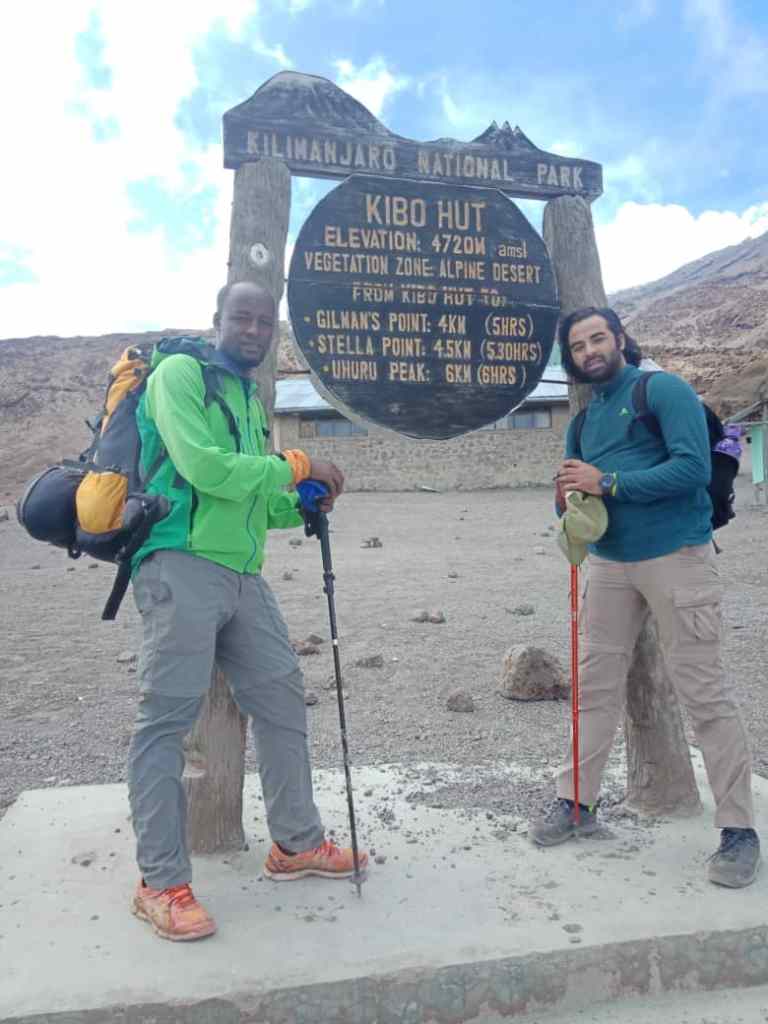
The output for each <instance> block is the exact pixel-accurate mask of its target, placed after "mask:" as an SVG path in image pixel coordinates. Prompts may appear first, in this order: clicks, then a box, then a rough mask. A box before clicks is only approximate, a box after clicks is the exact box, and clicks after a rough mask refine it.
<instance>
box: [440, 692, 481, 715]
mask: <svg viewBox="0 0 768 1024" xmlns="http://www.w3.org/2000/svg"><path fill="white" fill-rule="evenodd" d="M445 706H446V707H447V708H448V710H449V711H464V712H471V711H474V710H475V702H474V701H473V700H472V697H471V695H470V694H468V693H467V692H466V691H465V690H457V691H456V693H452V694H451V695H450V697H449V698H448V700H447V701H446V702H445Z"/></svg>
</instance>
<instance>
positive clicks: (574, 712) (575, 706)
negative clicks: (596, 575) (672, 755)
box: [571, 565, 579, 825]
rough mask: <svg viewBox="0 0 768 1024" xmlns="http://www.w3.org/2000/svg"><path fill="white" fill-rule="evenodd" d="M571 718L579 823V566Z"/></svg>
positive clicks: (574, 573) (574, 570)
mask: <svg viewBox="0 0 768 1024" xmlns="http://www.w3.org/2000/svg"><path fill="white" fill-rule="evenodd" d="M571 720H572V730H573V732H572V735H573V743H572V749H573V820H574V822H575V823H576V825H578V824H579V567H578V566H577V565H572V566H571Z"/></svg>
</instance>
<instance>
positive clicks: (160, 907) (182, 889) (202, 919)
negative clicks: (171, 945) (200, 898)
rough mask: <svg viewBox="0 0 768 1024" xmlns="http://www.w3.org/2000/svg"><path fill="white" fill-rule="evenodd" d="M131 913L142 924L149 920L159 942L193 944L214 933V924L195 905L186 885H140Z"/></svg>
mask: <svg viewBox="0 0 768 1024" xmlns="http://www.w3.org/2000/svg"><path fill="white" fill-rule="evenodd" d="M131 910H132V911H133V913H134V914H135V915H136V917H140V918H141V920H142V921H149V923H150V924H151V925H152V927H153V928H154V929H155V931H156V932H157V934H158V935H159V936H160V938H161V939H170V940H171V942H194V940H195V939H204V938H205V937H206V936H207V935H213V933H214V932H215V931H216V923H215V922H214V920H213V918H212V917H211V916H210V914H209V913H208V912H207V911H206V910H205V909H204V908H203V907H201V906H200V904H199V903H198V902H197V900H196V899H195V897H194V896H193V894H192V890H191V889H190V887H189V885H174V886H172V887H171V888H170V889H150V887H149V886H148V885H145V884H144V883H143V882H139V884H138V886H137V887H136V892H135V894H134V897H133V905H132V906H131Z"/></svg>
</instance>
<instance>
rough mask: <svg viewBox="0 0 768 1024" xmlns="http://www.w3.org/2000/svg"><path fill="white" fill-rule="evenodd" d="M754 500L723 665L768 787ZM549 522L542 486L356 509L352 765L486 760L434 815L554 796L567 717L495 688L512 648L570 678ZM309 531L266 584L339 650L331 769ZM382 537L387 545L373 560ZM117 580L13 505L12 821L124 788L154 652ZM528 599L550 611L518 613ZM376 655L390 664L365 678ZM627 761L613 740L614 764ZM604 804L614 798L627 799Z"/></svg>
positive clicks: (0, 553) (282, 553)
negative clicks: (26, 812) (60, 799)
mask: <svg viewBox="0 0 768 1024" xmlns="http://www.w3.org/2000/svg"><path fill="white" fill-rule="evenodd" d="M750 501H751V486H750V484H749V481H748V480H747V479H745V478H741V479H740V484H739V496H738V502H737V507H738V517H737V519H736V520H735V522H734V523H733V524H731V525H730V526H729V527H728V528H727V529H726V530H725V531H722V533H721V536H720V538H719V539H720V541H721V543H722V545H723V546H724V548H725V550H724V552H723V554H722V555H721V556H720V564H721V567H722V570H723V572H724V575H725V577H726V582H727V583H728V595H727V599H726V604H725V624H726V628H725V657H726V663H727V665H728V671H729V674H730V676H731V678H732V679H733V680H734V682H735V683H736V684H737V692H738V696H739V700H740V702H741V706H742V708H743V711H744V715H745V719H746V722H747V727H748V729H749V733H750V736H751V739H752V743H753V749H754V753H755V767H756V770H757V771H758V772H760V773H761V774H763V775H768V694H766V685H765V684H766V658H765V650H766V646H767V645H768V615H766V609H767V608H768V581H767V579H766V567H767V566H768V553H767V546H766V535H767V534H768V514H766V510H764V509H758V508H755V507H752V506H750V504H749V502H750ZM552 520H553V516H552V511H551V496H550V494H549V492H545V491H543V490H521V491H482V492H475V493H451V494H431V493H421V492H419V493H405V494H378V495H375V494H351V495H347V496H345V497H344V499H343V500H342V501H341V502H340V504H339V507H338V510H337V512H336V513H334V516H333V523H332V526H333V533H332V536H331V540H332V548H333V556H334V568H335V570H336V578H337V582H336V586H337V611H338V621H339V629H340V634H341V635H340V645H341V655H342V663H343V666H344V677H345V687H346V692H347V694H348V708H347V714H348V719H349V721H348V731H349V738H350V745H351V756H352V761H353V765H354V764H364V763H367V764H384V763H390V762H401V763H403V764H407V765H416V764H418V763H419V762H441V763H443V764H446V763H450V764H458V765H476V766H479V767H478V768H477V769H476V770H473V771H472V772H470V773H467V775H466V778H465V781H455V780H454V781H452V782H451V783H450V784H445V785H440V784H439V783H438V784H435V782H436V780H429V779H425V790H424V799H425V801H427V802H429V803H431V804H432V805H439V806H453V807H457V806H461V807H465V808H467V809H468V810H482V811H484V812H485V813H494V812H496V811H499V810H503V811H506V812H507V813H511V814H519V815H523V816H525V815H527V814H528V812H529V811H530V809H531V807H532V806H533V805H538V804H539V803H540V802H541V801H542V800H544V799H545V798H547V797H548V796H549V794H550V791H551V769H552V766H553V764H554V763H555V762H556V760H557V758H558V757H560V755H561V752H562V750H563V747H564V744H565V741H566V737H567V732H568V708H567V705H566V704H565V703H564V702H541V703H529V704H523V703H518V702H510V701H507V700H505V699H504V698H502V697H500V696H499V694H498V692H497V691H498V684H499V680H500V675H501V665H502V661H503V657H504V654H505V652H506V650H507V649H508V648H509V647H510V646H511V645H512V644H520V643H535V644H537V645H540V646H542V647H544V648H546V649H547V650H548V651H550V652H551V653H553V654H555V655H556V656H558V657H559V658H560V660H561V662H562V664H563V665H564V666H567V664H568V635H569V630H568V593H567V590H568V569H567V564H566V562H565V560H564V559H563V557H562V555H561V554H560V553H559V551H558V550H557V549H556V547H555V544H554V541H553V539H552V534H551V532H549V531H548V526H549V525H550V524H551V522H552ZM301 536H302V534H301V532H300V531H298V530H296V531H285V532H277V533H275V534H273V535H272V537H271V541H270V550H269V561H268V571H267V576H268V579H269V581H270V583H271V584H272V586H273V587H274V589H275V591H276V593H277V595H278V598H279V600H280V602H281V605H282V608H283V611H284V614H285V616H286V619H287V621H288V625H289V628H290V632H291V636H292V637H293V638H295V639H296V640H303V639H306V638H307V637H308V636H309V635H310V634H312V633H315V634H317V635H318V636H320V637H323V638H325V642H324V643H323V644H321V645H319V647H320V653H318V654H314V655H309V656H306V657H302V658H301V662H302V665H303V666H304V669H305V672H306V679H307V689H308V690H311V691H313V692H314V693H315V694H316V695H317V697H318V702H317V704H315V705H313V706H311V707H310V708H309V709H308V710H309V717H310V729H311V743H312V750H313V757H314V762H315V764H317V765H318V766H334V765H338V764H339V763H340V752H339V728H338V715H337V708H336V698H335V694H334V693H333V691H332V690H330V689H328V683H329V680H330V678H331V676H332V671H333V665H332V659H331V649H330V644H329V643H328V635H329V632H328V619H327V608H326V603H325V597H324V595H323V592H322V569H321V562H320V551H319V545H318V544H317V542H316V541H315V540H314V539H312V540H307V539H303V542H302V544H301V545H300V546H292V545H291V544H290V540H291V539H292V538H299V537H301ZM371 536H377V537H378V538H379V539H380V541H381V546H380V547H367V546H364V541H365V540H366V539H367V538H369V537H371ZM537 548H543V549H544V552H543V553H537ZM112 574H113V570H112V568H111V567H110V566H107V565H105V564H100V563H96V562H92V561H91V560H89V559H87V558H82V559H80V560H79V561H76V562H72V561H70V560H69V559H67V557H66V555H65V554H64V553H63V552H61V551H59V550H56V549H53V548H49V547H46V546H44V545H42V544H38V543H36V542H34V541H32V540H31V539H29V538H28V537H27V536H26V534H24V533H23V532H22V530H21V529H20V527H19V526H18V525H17V524H16V521H15V516H14V515H13V512H12V510H11V518H10V520H9V521H6V522H0V579H2V598H1V599H0V625H1V626H2V635H3V638H4V646H3V649H2V651H1V652H0V815H1V814H2V813H3V812H4V810H5V808H7V807H8V806H9V805H10V804H11V803H12V802H13V801H14V800H15V799H16V797H17V796H18V794H19V793H20V792H21V791H22V790H24V789H28V788H39V787H46V786H55V785H75V784H78V783H106V782H119V781H122V780H124V778H125V764H124V761H125V753H126V748H127V746H128V743H129V739H130V733H131V725H132V720H133V716H134V712H135V704H136V698H137V687H136V676H135V669H134V666H133V665H131V664H130V662H129V661H127V660H125V659H126V658H127V657H129V656H130V655H132V654H133V653H135V652H136V650H137V648H138V630H139V623H138V616H137V615H136V612H135V610H134V608H133V602H132V601H131V600H130V598H127V599H126V602H125V604H124V606H123V609H122V610H121V612H120V615H119V617H118V620H117V622H115V623H103V622H101V621H100V613H101V608H102V605H103V602H104V599H105V597H106V595H107V593H108V591H109V587H110V585H111V580H112ZM288 574H289V575H290V577H291V578H284V576H286V575H288ZM521 603H529V604H531V605H533V607H534V613H533V614H531V615H527V616H518V615H513V614H511V611H510V609H513V608H515V607H516V606H518V605H519V604H521ZM419 609H428V610H431V609H439V610H441V611H442V612H444V614H445V617H446V620H447V621H446V622H445V623H443V624H433V623H429V622H425V623H419V622H414V621H412V617H413V615H414V613H415V612H416V611H418V610H419ZM374 655H381V658H382V660H383V665H382V666H381V667H378V668H375V667H374V668H362V667H356V666H355V665H354V663H355V662H356V661H357V660H359V659H363V658H368V657H371V656H374ZM456 690H465V691H467V692H468V693H469V694H471V696H472V697H473V699H474V703H475V711H474V712H472V713H461V712H452V711H449V710H447V709H446V700H447V698H448V696H449V695H450V694H451V693H453V692H454V691H456ZM506 759H510V760H514V761H515V762H516V763H517V764H520V765H523V766H525V767H526V768H527V769H528V771H527V772H526V773H525V774H526V776H527V777H528V781H527V782H525V783H523V784H521V785H520V786H518V787H517V788H516V790H515V792H514V793H510V792H509V787H508V785H507V784H506V783H505V775H504V773H503V771H501V770H500V769H499V768H498V762H499V761H504V760H506ZM620 759H621V748H620V744H617V746H616V749H615V752H614V755H613V760H614V763H616V762H618V761H620ZM495 765H496V767H495ZM248 767H249V769H253V767H254V762H253V755H252V753H250V752H249V755H248ZM608 795H609V798H610V800H609V802H610V803H613V802H614V801H616V800H618V799H619V798H620V796H621V793H620V791H616V792H611V793H609V794H608Z"/></svg>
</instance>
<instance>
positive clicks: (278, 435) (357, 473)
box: [274, 407, 569, 491]
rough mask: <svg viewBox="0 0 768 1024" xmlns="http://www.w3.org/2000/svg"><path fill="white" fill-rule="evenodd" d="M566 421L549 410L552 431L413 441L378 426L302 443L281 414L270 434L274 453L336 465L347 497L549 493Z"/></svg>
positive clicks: (557, 410)
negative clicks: (543, 489)
mask: <svg viewBox="0 0 768 1024" xmlns="http://www.w3.org/2000/svg"><path fill="white" fill-rule="evenodd" d="M568 418H569V417H568V413H567V408H561V407H554V408H553V412H552V428H551V429H549V430H524V429H519V430H476V431H473V432H472V433H471V434H465V435H464V436H463V437H458V438H454V439H453V440H451V441H414V440H411V439H410V438H405V437H401V436H400V435H399V434H395V433H393V432H392V431H389V430H384V429H383V428H380V427H369V432H368V435H367V436H364V435H360V434H358V435H353V436H351V437H320V438H318V437H315V438H307V437H299V417H298V416H285V415H283V416H280V417H278V421H277V422H276V424H275V428H276V429H275V431H274V433H275V444H276V446H277V447H279V448H301V449H302V450H303V451H305V452H306V453H307V454H308V455H310V456H312V457H314V458H323V459H330V460H331V461H332V462H335V463H336V464H337V465H338V466H340V467H341V469H343V470H344V473H345V476H346V480H347V488H348V489H349V490H351V491H411V490H415V489H416V488H418V487H433V488H435V490H440V491H451V490H478V489H484V488H493V487H534V486H547V487H549V486H551V484H552V476H553V473H554V471H555V469H556V467H557V465H558V464H559V462H560V460H561V459H562V457H563V439H564V435H565V428H566V426H567V423H568Z"/></svg>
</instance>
